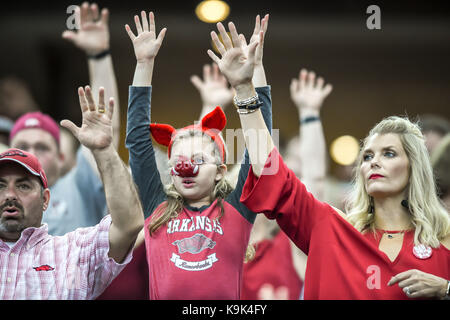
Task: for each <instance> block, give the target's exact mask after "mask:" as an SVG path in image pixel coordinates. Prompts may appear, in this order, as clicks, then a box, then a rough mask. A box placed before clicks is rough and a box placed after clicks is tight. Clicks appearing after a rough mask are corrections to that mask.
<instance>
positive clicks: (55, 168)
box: [11, 128, 62, 186]
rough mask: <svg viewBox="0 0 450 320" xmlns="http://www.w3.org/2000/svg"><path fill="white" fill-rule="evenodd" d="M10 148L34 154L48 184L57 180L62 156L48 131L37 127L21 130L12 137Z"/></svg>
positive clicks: (50, 184)
mask: <svg viewBox="0 0 450 320" xmlns="http://www.w3.org/2000/svg"><path fill="white" fill-rule="evenodd" d="M11 148H17V149H21V150H24V151H27V152H29V153H32V154H34V155H35V156H36V157H37V158H38V160H39V162H40V163H41V165H42V168H43V169H44V172H45V175H46V176H47V180H48V185H49V186H52V185H54V184H55V182H56V181H57V180H58V178H59V174H60V170H61V163H62V156H61V154H60V153H59V150H58V146H57V144H56V141H55V139H54V138H53V136H52V135H51V134H50V133H48V132H47V131H44V130H42V129H39V128H30V129H24V130H21V131H19V132H18V133H17V134H16V135H15V136H14V138H13V139H12V141H11Z"/></svg>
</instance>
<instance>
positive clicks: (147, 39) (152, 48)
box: [125, 11, 167, 62]
mask: <svg viewBox="0 0 450 320" xmlns="http://www.w3.org/2000/svg"><path fill="white" fill-rule="evenodd" d="M141 18H142V24H141V21H140V19H139V17H138V16H137V15H136V16H134V22H135V24H136V30H137V36H136V35H134V33H133V32H132V31H131V28H130V26H129V25H128V24H126V25H125V30H126V31H127V33H128V36H129V37H130V39H131V41H132V43H133V47H134V54H135V55H136V60H137V62H148V61H152V60H153V59H154V58H155V57H156V55H157V54H158V51H159V48H160V47H161V44H162V42H163V40H164V36H165V35H166V31H167V29H166V28H163V29H162V30H161V32H160V33H159V34H158V37H156V27H155V16H154V14H153V12H150V13H149V19H148V20H147V14H146V13H145V11H142V12H141ZM148 21H150V22H148Z"/></svg>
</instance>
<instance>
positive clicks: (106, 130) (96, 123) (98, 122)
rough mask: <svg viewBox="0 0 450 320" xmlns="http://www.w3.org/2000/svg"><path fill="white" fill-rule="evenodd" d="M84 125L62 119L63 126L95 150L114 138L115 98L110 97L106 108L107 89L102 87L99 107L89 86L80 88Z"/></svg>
mask: <svg viewBox="0 0 450 320" xmlns="http://www.w3.org/2000/svg"><path fill="white" fill-rule="evenodd" d="M78 96H79V98H80V107H81V113H82V117H83V120H82V125H81V127H77V126H76V125H75V124H74V123H73V122H72V121H70V120H63V121H61V126H63V127H65V128H67V129H69V130H70V132H72V134H73V135H74V136H75V137H76V138H77V139H78V141H80V143H81V144H82V145H84V146H85V147H87V148H89V149H91V150H92V151H94V150H101V149H105V148H107V147H108V146H110V145H111V143H112V140H113V129H112V116H113V112H114V99H113V98H110V100H109V106H108V109H105V90H104V88H103V87H100V90H99V98H98V100H99V103H98V107H97V106H96V105H95V102H94V98H93V96H92V91H91V88H90V87H89V86H86V88H85V90H83V88H82V87H80V88H78Z"/></svg>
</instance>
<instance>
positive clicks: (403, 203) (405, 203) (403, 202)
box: [401, 199, 409, 211]
mask: <svg viewBox="0 0 450 320" xmlns="http://www.w3.org/2000/svg"><path fill="white" fill-rule="evenodd" d="M401 204H402V206H403V207H404V208H406V209H407V210H408V211H409V201H408V200H406V199H405V200H402V202H401Z"/></svg>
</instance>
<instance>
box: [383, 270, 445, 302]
mask: <svg viewBox="0 0 450 320" xmlns="http://www.w3.org/2000/svg"><path fill="white" fill-rule="evenodd" d="M396 283H398V286H399V287H400V288H401V289H403V291H404V292H405V294H406V296H407V297H408V298H434V299H442V298H444V296H445V290H446V289H447V280H445V279H443V278H440V277H437V276H435V275H433V274H429V273H425V272H423V271H420V270H415V269H412V270H408V271H405V272H401V273H399V274H397V275H395V276H394V277H392V278H391V280H389V282H388V286H392V285H394V284H396Z"/></svg>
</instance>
